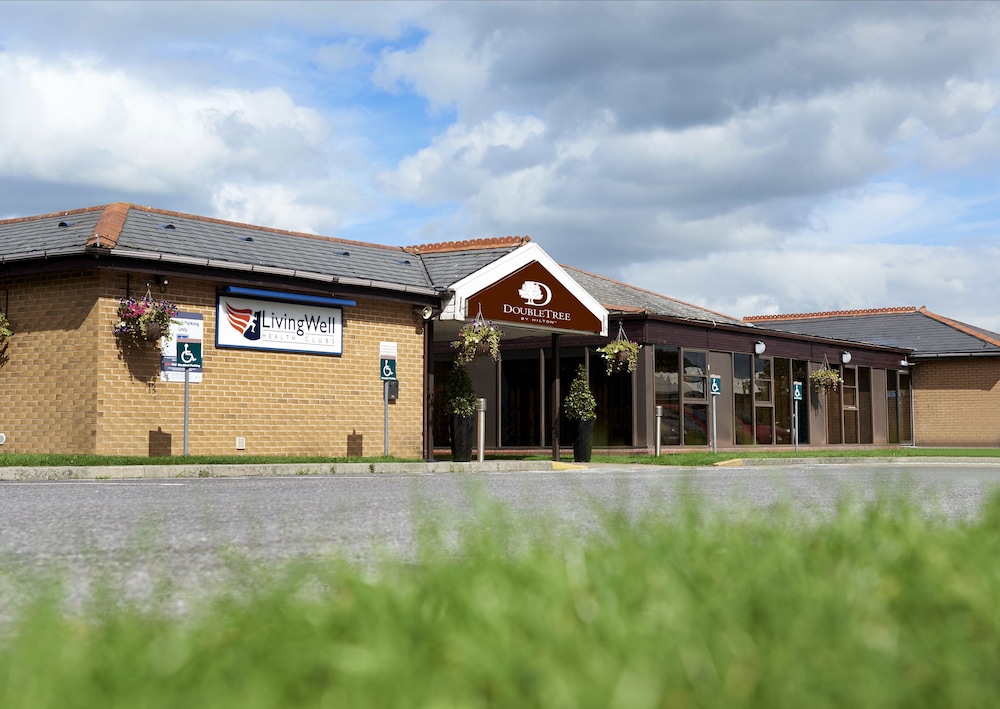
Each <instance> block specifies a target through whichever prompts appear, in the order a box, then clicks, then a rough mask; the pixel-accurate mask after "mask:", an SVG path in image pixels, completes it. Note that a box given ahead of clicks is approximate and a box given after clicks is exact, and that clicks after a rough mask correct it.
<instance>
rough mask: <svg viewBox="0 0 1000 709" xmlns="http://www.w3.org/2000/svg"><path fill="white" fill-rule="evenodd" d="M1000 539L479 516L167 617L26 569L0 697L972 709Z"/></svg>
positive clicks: (241, 585) (110, 701) (992, 677)
mask: <svg viewBox="0 0 1000 709" xmlns="http://www.w3.org/2000/svg"><path fill="white" fill-rule="evenodd" d="M998 529H1000V497H997V498H994V499H993V500H992V501H990V502H989V504H988V505H986V507H985V508H984V510H983V513H982V515H981V516H980V517H979V518H977V519H976V520H973V521H966V522H962V523H953V522H947V521H944V520H943V519H938V518H936V517H934V516H929V515H928V514H926V513H925V511H924V510H923V508H921V507H920V506H918V505H916V504H914V503H912V502H909V501H907V500H906V499H902V498H899V497H892V496H889V495H882V496H881V497H879V498H878V499H876V500H875V501H874V502H871V503H868V504H865V505H852V504H848V503H846V502H845V503H844V504H843V505H841V507H840V509H839V511H838V512H837V513H836V514H834V515H832V516H827V517H825V518H819V519H817V518H805V517H801V516H798V515H796V514H794V513H793V512H792V511H790V510H789V509H788V508H785V507H780V508H776V509H770V510H766V511H749V512H740V513H735V514H725V515H723V514H710V513H707V512H706V508H705V507H703V506H702V505H700V504H698V502H697V501H695V500H691V499H687V500H685V501H684V502H682V503H680V504H679V505H678V506H677V507H676V508H674V509H671V510H668V511H666V512H664V511H658V512H653V511H650V512H648V513H646V514H644V515H641V516H639V517H638V518H628V517H627V516H626V515H625V514H623V513H618V512H616V511H614V510H612V511H608V512H607V513H606V514H605V517H604V523H603V526H602V528H601V529H600V530H598V531H597V532H595V533H592V534H585V535H582V536H581V535H580V533H579V532H578V531H577V532H576V533H569V532H567V531H565V530H563V529H561V528H560V527H558V526H557V525H554V524H552V523H549V522H547V521H546V520H540V519H531V518H525V517H519V516H515V515H514V514H513V513H511V512H509V511H506V510H503V509H497V508H487V507H485V506H484V507H483V508H482V509H480V510H479V511H478V513H477V514H476V515H474V516H473V518H472V521H470V522H468V523H467V525H466V526H463V527H461V528H460V529H458V530H457V531H458V534H457V535H456V534H455V533H454V532H455V531H456V530H455V529H454V527H449V525H447V524H443V523H435V522H433V521H432V522H429V523H428V524H427V525H426V528H425V530H424V532H423V536H422V542H421V545H420V551H419V553H418V558H417V559H415V560H411V562H410V563H403V562H401V561H393V560H391V559H384V560H382V561H380V562H378V563H377V564H375V565H374V566H372V567H369V568H365V569H361V568H358V567H355V566H352V565H350V564H347V563H345V562H342V561H337V560H326V561H324V560H304V561H299V562H294V563H289V564H286V565H281V566H279V567H270V568H262V567H257V568H250V567H248V568H246V569H245V570H244V571H242V572H240V573H239V574H237V577H236V578H234V579H233V581H232V583H231V585H230V586H229V587H228V589H227V590H225V591H223V592H221V593H219V594H216V595H213V596H212V597H211V598H206V599H204V602H203V603H202V604H200V605H198V606H196V607H194V608H192V609H191V610H190V611H189V613H188V614H187V615H186V616H185V617H184V618H183V619H182V620H178V619H176V617H173V615H174V614H172V613H171V611H170V609H169V604H168V603H167V602H166V601H164V602H163V603H162V604H160V605H157V604H153V606H152V607H150V606H149V604H145V605H141V606H140V605H139V604H134V603H128V602H125V601H122V600H121V598H120V596H119V595H117V594H116V593H115V591H114V590H113V589H106V590H105V591H104V592H103V593H99V594H97V596H96V597H95V598H94V599H93V600H92V601H91V603H90V605H89V606H88V607H87V608H86V610H85V611H84V612H83V613H80V614H72V615H71V614H67V613H66V612H65V611H64V605H63V599H62V595H61V594H60V593H59V592H58V591H57V586H53V585H51V584H46V585H44V586H42V587H40V588H31V589H29V588H28V587H27V586H26V585H25V583H24V581H23V579H22V581H21V582H20V585H19V586H18V585H17V584H14V585H13V586H9V587H18V588H21V589H22V591H23V593H22V594H21V596H20V597H19V599H18V600H16V601H15V602H8V604H7V610H8V612H9V613H10V614H11V616H12V620H11V622H10V623H9V632H7V633H6V635H4V636H0V706H5V707H18V708H19V709H36V708H37V709H46V708H49V707H59V708H60V709H65V708H67V707H69V708H72V707H88V708H89V707H95V706H100V707H129V708H134V707H146V708H149V709H156V708H159V707H164V708H166V707H171V708H173V707H178V706H202V707H220V708H226V707H239V708H240V709H254V708H257V707H288V706H310V707H311V706H317V707H318V706H330V707H357V706H365V707H415V706H423V707H478V706H498V707H601V708H604V707H619V708H621V707H628V708H629V709H643V708H645V707H695V706H698V707H769V708H770V707H801V706H808V707H844V706H908V707H941V706H990V705H993V704H994V703H995V700H996V697H997V696H1000V610H998V609H1000V602H998V601H1000V570H998V567H997V565H996V563H995V560H996V559H997V558H998V555H1000V535H998V534H997V530H998ZM456 539H457V540H458V541H457V542H456V541H455V540H456ZM414 561H415V563H413V562H414ZM3 571H4V569H3V568H2V567H0V572H3ZM7 572H8V577H9V576H10V573H12V572H10V570H7ZM0 578H2V574H0Z"/></svg>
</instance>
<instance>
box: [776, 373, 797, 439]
mask: <svg viewBox="0 0 1000 709" xmlns="http://www.w3.org/2000/svg"><path fill="white" fill-rule="evenodd" d="M774 442H775V443H778V444H782V445H790V444H791V443H792V442H793V441H792V362H791V360H788V359H784V358H778V357H775V358H774Z"/></svg>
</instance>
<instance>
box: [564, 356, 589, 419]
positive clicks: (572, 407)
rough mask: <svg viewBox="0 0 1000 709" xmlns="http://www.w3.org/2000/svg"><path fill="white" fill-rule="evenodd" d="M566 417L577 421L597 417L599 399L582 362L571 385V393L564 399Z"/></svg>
mask: <svg viewBox="0 0 1000 709" xmlns="http://www.w3.org/2000/svg"><path fill="white" fill-rule="evenodd" d="M563 411H564V412H565V413H566V418H569V419H575V420H577V421H594V420H595V419H596V418H597V400H596V399H595V398H594V393H593V392H592V391H591V390H590V386H589V385H588V384H587V369H586V367H584V366H583V365H582V364H581V365H580V366H578V367H577V369H576V377H574V378H573V382H572V384H570V385H569V394H567V395H566V398H565V399H563Z"/></svg>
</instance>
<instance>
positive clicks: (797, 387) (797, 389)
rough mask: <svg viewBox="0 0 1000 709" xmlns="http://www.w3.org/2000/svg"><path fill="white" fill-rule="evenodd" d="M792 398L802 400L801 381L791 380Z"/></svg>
mask: <svg viewBox="0 0 1000 709" xmlns="http://www.w3.org/2000/svg"><path fill="white" fill-rule="evenodd" d="M792 398H793V399H795V401H802V382H792Z"/></svg>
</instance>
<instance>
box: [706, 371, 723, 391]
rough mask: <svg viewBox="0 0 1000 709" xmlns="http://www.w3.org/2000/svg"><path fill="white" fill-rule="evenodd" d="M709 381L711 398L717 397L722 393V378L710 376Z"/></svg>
mask: <svg viewBox="0 0 1000 709" xmlns="http://www.w3.org/2000/svg"><path fill="white" fill-rule="evenodd" d="M708 381H709V391H710V392H711V393H712V396H718V395H719V394H721V393H722V377H719V376H716V375H712V376H710V377H709V378H708Z"/></svg>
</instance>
